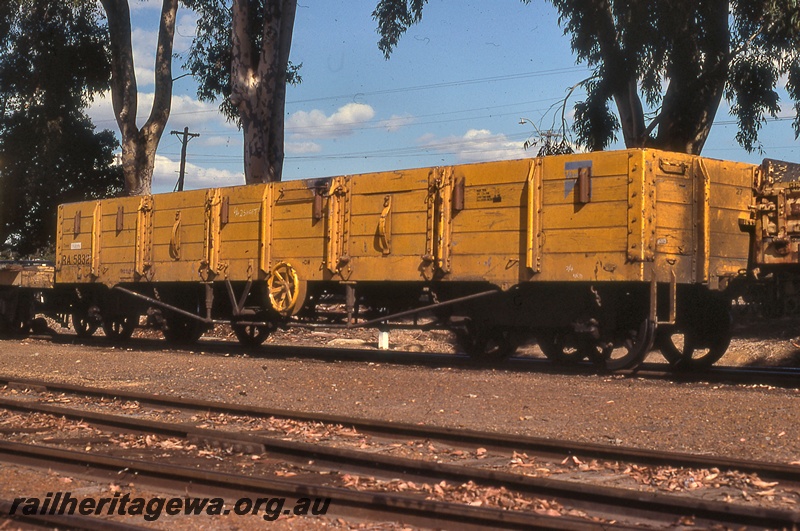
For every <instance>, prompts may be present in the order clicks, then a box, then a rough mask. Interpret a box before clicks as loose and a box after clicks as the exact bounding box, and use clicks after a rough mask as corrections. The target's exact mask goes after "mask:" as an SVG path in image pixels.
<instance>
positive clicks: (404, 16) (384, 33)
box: [372, 0, 428, 59]
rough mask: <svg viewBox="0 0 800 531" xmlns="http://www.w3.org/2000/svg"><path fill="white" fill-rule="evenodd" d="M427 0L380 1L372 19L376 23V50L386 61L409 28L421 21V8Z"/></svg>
mask: <svg viewBox="0 0 800 531" xmlns="http://www.w3.org/2000/svg"><path fill="white" fill-rule="evenodd" d="M427 3H428V0H380V1H379V2H378V5H377V7H376V8H375V11H373V12H372V18H373V19H375V20H376V21H377V22H378V33H379V34H380V36H381V40H380V41H378V49H379V50H380V51H382V52H383V55H384V56H385V57H386V59H389V56H390V55H391V54H392V50H394V47H395V46H397V42H398V41H399V40H400V37H401V36H402V35H403V34H404V33H405V32H406V30H407V29H408V27H409V26H411V25H412V24H416V23H418V22H419V21H421V20H422V8H423V7H424V6H425V4H427Z"/></svg>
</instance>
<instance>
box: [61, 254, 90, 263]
mask: <svg viewBox="0 0 800 531" xmlns="http://www.w3.org/2000/svg"><path fill="white" fill-rule="evenodd" d="M91 263H92V254H91V253H78V254H64V255H61V265H89V264H91Z"/></svg>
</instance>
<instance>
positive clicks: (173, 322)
mask: <svg viewBox="0 0 800 531" xmlns="http://www.w3.org/2000/svg"><path fill="white" fill-rule="evenodd" d="M206 329H207V327H206V325H205V323H203V322H202V321H198V320H197V319H191V318H188V317H177V316H168V317H167V319H166V327H165V328H164V329H163V330H162V331H161V333H162V334H164V338H165V339H166V340H167V341H169V342H170V343H183V344H191V343H196V342H197V340H198V339H200V336H202V335H203V332H205V331H206Z"/></svg>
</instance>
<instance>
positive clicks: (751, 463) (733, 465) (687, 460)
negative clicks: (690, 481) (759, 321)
mask: <svg viewBox="0 0 800 531" xmlns="http://www.w3.org/2000/svg"><path fill="white" fill-rule="evenodd" d="M0 384H5V385H8V386H11V387H15V388H18V389H31V390H34V391H39V392H46V391H49V392H54V393H72V394H78V395H84V396H94V397H103V398H107V399H121V400H130V401H136V402H140V403H145V404H151V405H158V406H167V407H171V408H178V409H181V408H183V409H193V410H196V411H212V412H216V413H225V414H233V415H241V416H252V417H262V418H269V417H275V418H285V419H292V420H297V421H301V422H319V423H324V424H335V425H342V426H349V427H352V428H354V429H356V430H358V431H361V432H362V433H365V434H372V435H384V436H386V435H388V436H398V435H400V436H405V437H417V438H420V439H430V440H434V441H438V442H446V443H449V444H453V445H456V446H462V447H463V446H467V445H470V446H480V447H486V448H491V449H503V450H508V451H517V452H526V451H527V452H538V453H543V454H546V455H551V456H559V457H560V458H563V457H565V456H570V455H574V456H580V457H582V458H586V457H589V458H595V459H604V460H609V461H626V462H634V463H640V464H647V465H654V466H680V467H684V468H719V469H720V470H738V471H740V472H745V473H756V474H759V476H761V477H764V478H774V479H781V480H788V481H792V482H797V483H800V466H797V465H789V464H784V463H774V462H766V461H756V460H747V459H733V458H727V457H715V456H707V455H696V454H688V453H682V452H665V451H656V450H647V449H640V448H631V447H625V446H610V445H602V444H592V443H585V442H577V441H567V440H559V439H546V438H542V437H530V436H524V435H509V434H502V433H489V432H481V431H475V430H466V429H455V428H447V427H438V426H419V425H416V424H406V423H395V422H386V421H382V420H374V419H363V418H355V417H344V416H338V415H329V414H324V413H307V412H301V411H289V410H285V409H273V408H266V407H261V406H248V405H241V404H229V403H224V402H214V401H209V400H196V399H189V398H183V397H169V396H165V395H155V394H147V393H137V392H131V391H120V390H114V389H111V390H109V389H102V388H97V387H84V386H78V385H72V384H66V383H52V382H46V381H40V380H30V379H19V378H12V377H7V376H0Z"/></svg>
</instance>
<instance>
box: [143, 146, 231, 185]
mask: <svg viewBox="0 0 800 531" xmlns="http://www.w3.org/2000/svg"><path fill="white" fill-rule="evenodd" d="M179 171H180V161H175V160H172V159H170V158H168V157H164V156H162V155H156V164H155V168H154V169H153V191H155V192H159V193H160V192H171V191H172V190H173V188H174V187H175V183H176V182H177V181H178V174H179ZM185 175H186V176H185V182H186V186H185V188H186V189H187V190H194V189H198V188H212V187H220V186H236V185H241V184H244V172H232V171H229V170H221V169H218V168H202V167H200V166H197V165H195V164H192V163H191V162H187V163H186V174H185Z"/></svg>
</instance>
